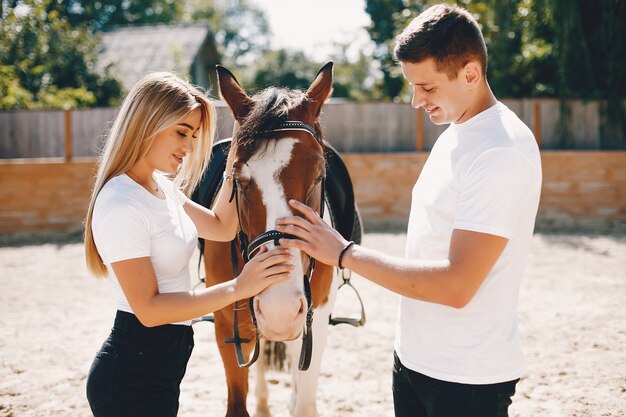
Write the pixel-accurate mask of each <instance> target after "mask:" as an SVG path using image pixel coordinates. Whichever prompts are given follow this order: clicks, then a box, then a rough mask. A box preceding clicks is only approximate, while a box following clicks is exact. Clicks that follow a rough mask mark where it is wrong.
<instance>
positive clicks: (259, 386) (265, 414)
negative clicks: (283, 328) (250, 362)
mask: <svg viewBox="0 0 626 417" xmlns="http://www.w3.org/2000/svg"><path fill="white" fill-rule="evenodd" d="M265 343H266V342H265V339H263V338H261V343H260V344H259V351H260V352H261V353H260V355H259V360H257V361H256V386H255V389H254V393H255V394H256V398H257V403H256V413H255V414H254V417H270V409H269V406H268V404H267V399H268V397H269V390H268V389H267V379H266V378H265V372H266V370H267V364H266V362H265V354H264V352H265Z"/></svg>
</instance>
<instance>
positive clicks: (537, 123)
mask: <svg viewBox="0 0 626 417" xmlns="http://www.w3.org/2000/svg"><path fill="white" fill-rule="evenodd" d="M533 119H534V125H533V133H534V134H535V140H536V141H537V146H539V148H541V101H540V100H535V101H534V106H533Z"/></svg>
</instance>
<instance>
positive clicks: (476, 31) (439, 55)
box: [393, 4, 487, 79]
mask: <svg viewBox="0 0 626 417" xmlns="http://www.w3.org/2000/svg"><path fill="white" fill-rule="evenodd" d="M393 54H394V57H395V59H396V60H397V61H400V62H409V63H414V64H415V63H419V62H422V61H424V60H426V59H428V58H433V59H434V60H435V64H436V66H437V70H438V71H440V72H445V73H446V74H447V75H448V78H449V79H455V78H456V76H457V74H458V72H459V70H460V69H461V68H463V67H464V66H465V64H467V63H468V62H469V61H472V60H474V61H478V62H479V63H480V64H481V66H482V72H483V76H485V75H486V73H487V46H486V45H485V39H484V38H483V34H482V33H481V31H480V27H479V26H478V22H476V19H474V17H472V15H471V14H470V13H469V12H468V11H467V10H465V9H462V8H460V7H458V6H449V5H446V4H439V5H436V6H432V7H430V8H428V9H426V10H425V11H424V12H422V13H420V15H419V16H417V17H416V18H415V19H413V21H412V22H411V23H410V24H409V25H408V26H407V27H406V29H404V31H403V32H402V33H401V34H400V35H398V36H397V37H396V46H395V48H394V51H393Z"/></svg>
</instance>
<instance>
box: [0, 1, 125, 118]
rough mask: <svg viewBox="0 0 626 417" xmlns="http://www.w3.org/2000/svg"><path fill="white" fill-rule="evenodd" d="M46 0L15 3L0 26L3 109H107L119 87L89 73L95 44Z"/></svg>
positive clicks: (110, 78) (111, 81) (93, 72)
mask: <svg viewBox="0 0 626 417" xmlns="http://www.w3.org/2000/svg"><path fill="white" fill-rule="evenodd" d="M49 5H50V3H49V1H47V0H29V1H23V2H20V4H17V5H15V7H13V8H11V9H9V10H8V12H7V13H6V16H5V17H3V19H2V25H1V26H0V67H1V68H2V69H1V72H2V76H1V77H0V91H1V92H7V94H10V95H13V94H14V95H15V96H10V97H4V98H3V99H2V100H1V101H0V103H1V106H2V108H4V109H12V108H62V107H88V106H94V105H100V106H107V105H112V104H115V103H116V101H117V100H118V99H119V97H120V94H121V87H120V84H119V83H118V82H117V81H116V80H115V79H113V78H112V77H109V76H108V75H106V74H105V75H99V74H97V73H96V72H95V71H94V68H95V62H96V58H97V57H96V51H97V50H98V45H99V40H98V38H97V37H95V36H94V35H92V34H91V33H90V31H89V30H87V29H86V28H85V27H73V26H72V25H70V24H69V22H68V21H67V19H65V18H64V17H63V16H61V15H60V13H59V12H58V11H56V10H50V11H49V8H48V6H49Z"/></svg>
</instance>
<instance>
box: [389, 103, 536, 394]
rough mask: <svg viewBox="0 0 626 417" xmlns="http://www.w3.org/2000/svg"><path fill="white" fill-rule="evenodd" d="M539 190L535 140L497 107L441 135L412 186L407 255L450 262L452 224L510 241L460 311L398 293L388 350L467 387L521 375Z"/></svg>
mask: <svg viewBox="0 0 626 417" xmlns="http://www.w3.org/2000/svg"><path fill="white" fill-rule="evenodd" d="M540 192H541V160H540V154H539V149H538V147H537V143H536V142H535V138H534V136H533V134H532V132H531V131H530V130H529V129H528V127H527V126H526V125H524V123H523V122H522V121H521V120H519V118H518V117H517V116H516V115H515V114H514V113H513V112H512V111H511V110H509V109H508V108H507V107H506V106H505V105H504V104H502V103H500V102H498V103H497V104H495V105H494V106H492V107H490V108H489V109H487V110H485V111H483V112H481V113H480V114H478V115H476V116H474V117H472V118H471V119H470V120H467V121H466V122H464V123H459V124H451V125H450V126H449V127H448V129H446V131H445V132H443V133H442V134H441V136H440V137H439V139H438V140H437V142H436V144H435V146H434V147H433V149H432V151H431V154H430V156H429V157H428V160H427V161H426V164H425V165H424V169H423V170H422V172H421V174H420V176H419V178H418V180H417V182H416V184H415V187H414V188H413V195H412V204H411V214H410V217H409V226H408V231H407V245H406V257H407V258H408V259H419V260H446V259H448V251H449V245H450V238H451V235H452V231H453V229H463V230H470V231H475V232H481V233H488V234H492V235H497V236H502V237H505V238H507V239H508V243H507V245H506V247H505V248H504V251H503V252H502V254H501V256H500V258H499V259H498V260H497V262H496V264H495V265H494V267H493V269H492V270H491V271H490V272H489V274H488V275H487V277H486V279H485V280H484V282H483V283H482V285H481V286H480V288H479V289H478V291H477V293H476V294H475V295H474V297H473V298H472V300H471V301H470V302H469V303H468V305H467V306H465V307H464V308H462V309H455V308H452V307H448V306H445V305H441V304H435V303H429V302H425V301H419V300H414V299H410V298H407V297H401V300H400V306H399V316H398V323H397V329H396V330H397V331H396V341H395V349H396V352H397V354H398V357H399V358H400V360H401V361H402V363H403V364H404V365H405V366H406V367H407V368H409V369H412V370H414V371H416V372H420V373H422V374H425V375H428V376H430V377H432V378H436V379H439V380H443V381H450V382H458V383H465V384H491V383H498V382H505V381H510V380H513V379H516V378H519V377H520V376H521V374H522V372H523V369H524V357H523V353H522V349H521V344H520V340H519V335H518V328H517V302H518V295H519V287H520V281H521V277H522V272H523V269H524V266H525V264H526V259H527V256H528V251H529V247H530V242H531V238H532V234H533V228H534V223H535V217H536V214H537V208H538V205H539V194H540Z"/></svg>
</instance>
